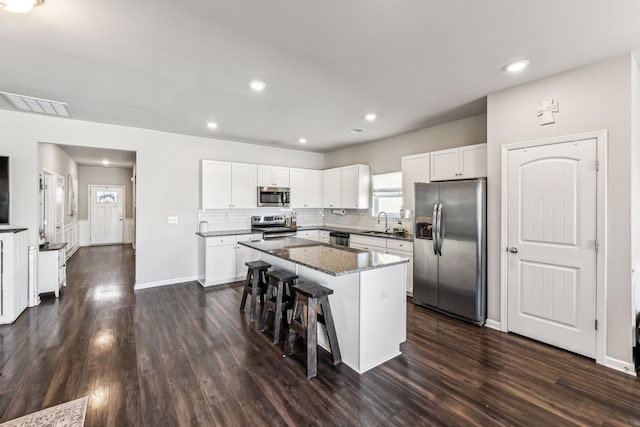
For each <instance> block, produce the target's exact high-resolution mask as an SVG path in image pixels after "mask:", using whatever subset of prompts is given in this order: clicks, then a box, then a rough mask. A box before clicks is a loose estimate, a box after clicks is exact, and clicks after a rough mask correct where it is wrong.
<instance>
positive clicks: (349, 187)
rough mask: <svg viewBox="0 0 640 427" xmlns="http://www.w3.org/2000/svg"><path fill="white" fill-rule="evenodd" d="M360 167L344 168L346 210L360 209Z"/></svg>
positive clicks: (344, 202)
mask: <svg viewBox="0 0 640 427" xmlns="http://www.w3.org/2000/svg"><path fill="white" fill-rule="evenodd" d="M358 191H359V185H358V166H355V165H354V166H346V167H344V168H342V207H343V208H344V209H357V208H358V196H359V193H358Z"/></svg>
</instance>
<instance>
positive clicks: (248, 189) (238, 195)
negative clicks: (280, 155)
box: [231, 163, 258, 209]
mask: <svg viewBox="0 0 640 427" xmlns="http://www.w3.org/2000/svg"><path fill="white" fill-rule="evenodd" d="M231 166H232V167H231V207H232V208H234V209H252V208H255V207H257V206H258V185H257V167H256V165H250V164H246V163H233V164H232V165H231Z"/></svg>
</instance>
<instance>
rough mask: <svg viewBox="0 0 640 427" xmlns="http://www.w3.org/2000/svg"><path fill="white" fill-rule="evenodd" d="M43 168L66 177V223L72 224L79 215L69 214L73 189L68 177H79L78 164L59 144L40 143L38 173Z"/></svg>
mask: <svg viewBox="0 0 640 427" xmlns="http://www.w3.org/2000/svg"><path fill="white" fill-rule="evenodd" d="M42 169H46V170H48V171H49V172H53V173H57V174H58V175H60V176H61V177H62V178H64V184H65V195H64V223H65V224H70V223H72V222H75V221H77V220H78V215H69V191H71V189H70V188H69V179H68V177H69V175H73V176H75V177H76V178H77V177H78V164H77V163H76V162H75V161H74V160H73V159H72V158H71V157H69V155H68V154H67V153H65V152H64V151H63V150H62V149H61V148H60V147H58V146H57V145H54V144H38V173H42ZM76 197H77V196H76ZM12 201H13V199H12Z"/></svg>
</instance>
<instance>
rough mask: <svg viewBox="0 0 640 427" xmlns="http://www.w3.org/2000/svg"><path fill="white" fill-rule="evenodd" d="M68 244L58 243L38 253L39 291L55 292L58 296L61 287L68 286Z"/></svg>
mask: <svg viewBox="0 0 640 427" xmlns="http://www.w3.org/2000/svg"><path fill="white" fill-rule="evenodd" d="M66 260H67V244H66V243H62V244H59V243H56V244H52V245H51V246H49V247H48V248H44V249H40V252H39V253H38V293H39V294H43V293H47V292H53V293H54V294H55V296H56V298H58V297H59V296H60V288H61V287H63V286H67V263H66Z"/></svg>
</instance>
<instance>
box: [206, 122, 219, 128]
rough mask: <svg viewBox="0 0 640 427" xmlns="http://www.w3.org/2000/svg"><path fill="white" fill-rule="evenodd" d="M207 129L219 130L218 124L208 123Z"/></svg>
mask: <svg viewBox="0 0 640 427" xmlns="http://www.w3.org/2000/svg"><path fill="white" fill-rule="evenodd" d="M207 127H208V128H209V129H217V128H218V124H217V123H216V122H208V123H207Z"/></svg>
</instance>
